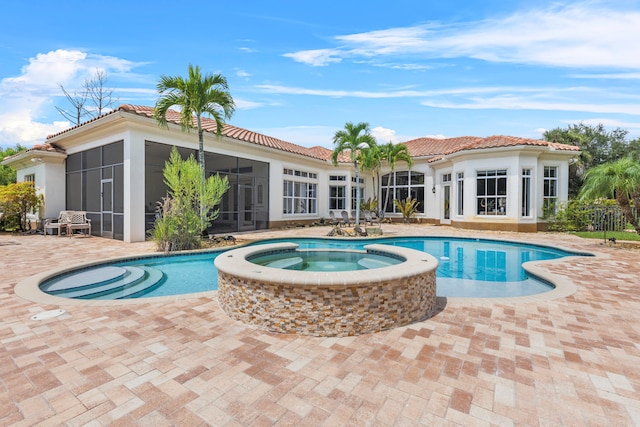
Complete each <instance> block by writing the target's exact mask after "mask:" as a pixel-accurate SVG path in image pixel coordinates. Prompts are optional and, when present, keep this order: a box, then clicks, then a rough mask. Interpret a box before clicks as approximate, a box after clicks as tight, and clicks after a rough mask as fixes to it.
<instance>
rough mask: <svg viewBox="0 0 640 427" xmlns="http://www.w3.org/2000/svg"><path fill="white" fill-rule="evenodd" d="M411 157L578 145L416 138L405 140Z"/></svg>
mask: <svg viewBox="0 0 640 427" xmlns="http://www.w3.org/2000/svg"><path fill="white" fill-rule="evenodd" d="M405 145H406V146H407V148H408V149H409V153H410V154H411V156H412V157H421V156H435V157H437V158H441V157H442V156H443V155H447V154H452V153H457V152H459V151H463V150H477V149H483V148H499V147H515V146H522V145H528V146H539V147H549V148H551V149H553V150H561V151H580V147H576V146H574V145H567V144H558V143H555V142H549V141H543V140H540V139H528V138H520V137H516V136H504V135H494V136H488V137H486V138H480V137H475V136H461V137H457V138H445V139H436V138H418V139H413V140H411V141H407V142H405Z"/></svg>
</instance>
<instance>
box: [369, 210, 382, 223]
mask: <svg viewBox="0 0 640 427" xmlns="http://www.w3.org/2000/svg"><path fill="white" fill-rule="evenodd" d="M373 224H378V225H380V218H378V214H376V213H375V212H374V211H371V225H373Z"/></svg>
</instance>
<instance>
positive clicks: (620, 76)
mask: <svg viewBox="0 0 640 427" xmlns="http://www.w3.org/2000/svg"><path fill="white" fill-rule="evenodd" d="M569 77H572V78H575V79H614V80H637V79H640V73H602V74H571V75H570V76H569Z"/></svg>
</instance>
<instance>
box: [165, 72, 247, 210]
mask: <svg viewBox="0 0 640 427" xmlns="http://www.w3.org/2000/svg"><path fill="white" fill-rule="evenodd" d="M157 89H158V93H159V94H160V98H159V99H158V101H157V102H156V105H155V108H154V113H153V116H154V118H155V119H156V121H157V122H158V124H159V125H160V126H162V127H165V128H167V127H168V124H167V111H169V109H170V108H171V107H173V106H177V107H179V109H180V126H181V127H182V130H183V131H184V132H189V131H190V130H191V129H193V128H195V129H197V131H198V162H199V163H200V169H201V170H200V173H201V175H202V182H204V181H205V164H204V130H203V129H202V116H203V115H210V116H212V117H213V118H214V120H215V121H216V135H217V136H218V137H219V136H220V135H222V128H223V125H224V123H225V119H230V118H231V116H232V115H233V112H234V111H235V108H236V106H235V103H234V101H233V98H232V97H231V94H230V93H229V85H228V84H227V79H226V78H225V77H224V76H223V75H222V74H205V75H202V73H201V71H200V67H198V66H197V65H196V66H195V67H194V66H193V65H191V64H189V77H188V79H186V80H185V79H184V78H182V77H179V76H165V75H162V76H160V82H158V85H157ZM194 120H195V126H194ZM200 215H201V216H202V217H203V218H204V216H205V215H206V213H205V212H204V211H201V212H200Z"/></svg>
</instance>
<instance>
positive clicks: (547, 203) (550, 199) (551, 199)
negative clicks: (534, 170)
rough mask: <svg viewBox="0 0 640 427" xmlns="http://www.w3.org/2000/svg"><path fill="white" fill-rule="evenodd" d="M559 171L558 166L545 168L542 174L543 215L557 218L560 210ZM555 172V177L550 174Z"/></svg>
mask: <svg viewBox="0 0 640 427" xmlns="http://www.w3.org/2000/svg"><path fill="white" fill-rule="evenodd" d="M558 170H559V168H558V167H557V166H544V168H543V173H542V214H543V216H555V215H556V213H557V209H558ZM551 171H553V176H551V175H550V174H548V172H551Z"/></svg>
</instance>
